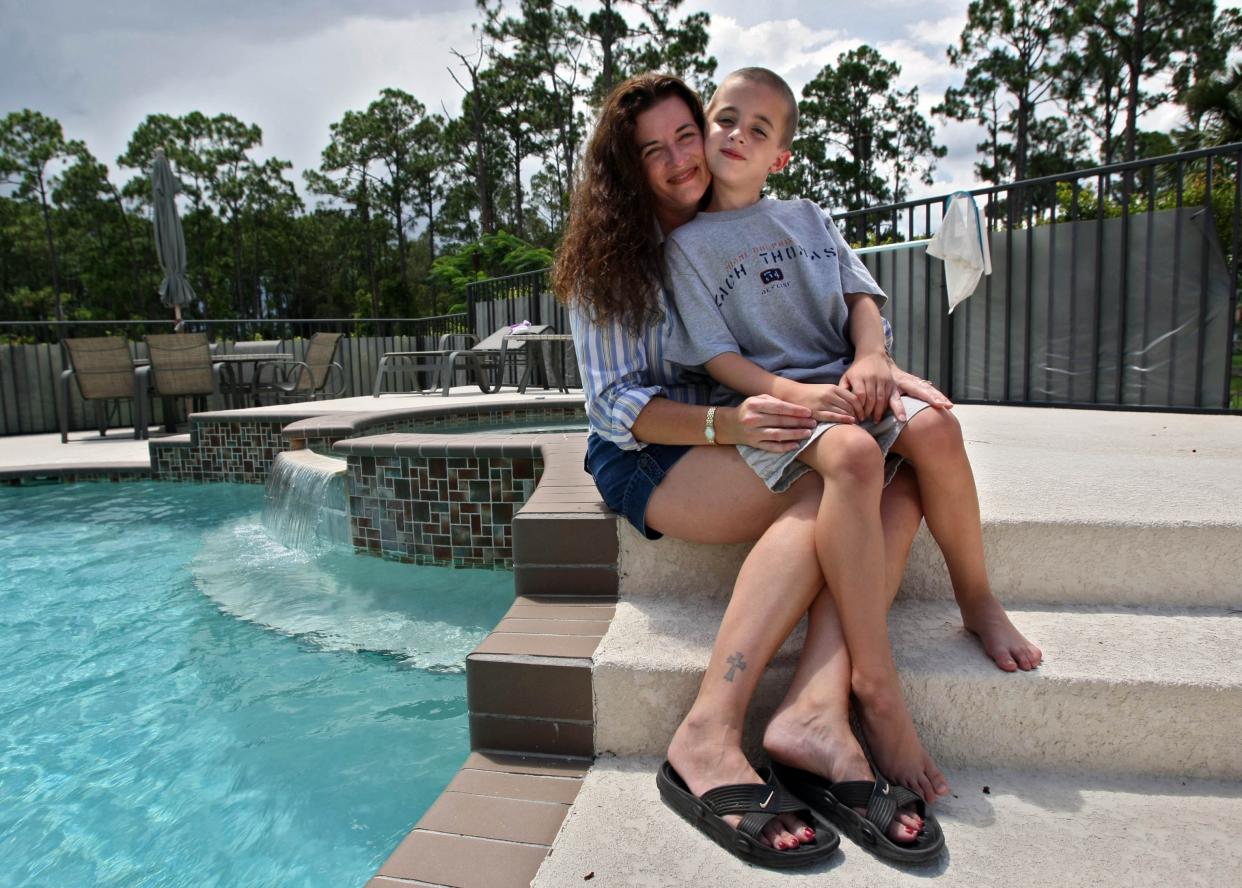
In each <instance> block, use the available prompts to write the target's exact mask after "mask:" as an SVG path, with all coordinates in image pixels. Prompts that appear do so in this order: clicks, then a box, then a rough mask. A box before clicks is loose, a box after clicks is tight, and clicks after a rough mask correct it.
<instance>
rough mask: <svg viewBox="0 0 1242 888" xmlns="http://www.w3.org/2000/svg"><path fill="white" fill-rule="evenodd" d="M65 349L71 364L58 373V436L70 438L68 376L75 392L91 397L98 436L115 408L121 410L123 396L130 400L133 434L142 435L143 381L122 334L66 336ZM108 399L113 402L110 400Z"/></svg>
mask: <svg viewBox="0 0 1242 888" xmlns="http://www.w3.org/2000/svg"><path fill="white" fill-rule="evenodd" d="M64 345H65V350H66V351H67V352H68V353H69V363H70V367H69V368H68V369H66V370H65V371H64V372H63V373H61V374H60V405H59V406H60V409H59V419H60V440H61V443H64V442H66V441H68V440H69V380H70V379H71V378H72V379H74V380H76V381H77V384H78V394H80V395H81V396H82V400H84V401H93V402H94V403H93V405H92V406H93V407H94V408H95V424H96V425H98V426H99V437H101V438H102V437H105V436H106V435H107V432H108V420H109V418H110V415H111V413H112V410H113V409H115V410H116V411H117V412H118V413H119V412H120V402H121V401H122V400H124V399H126V398H128V399H131V400H132V401H133V421H134V438H135V439H139V438H141V437H143V435H144V429H145V428H146V411H145V410H144V409H143V408H144V407H145V406H146V399H145V398H144V397H143V390H142V383H141V380H140V379H139V377H138V376H137V375H136V374H135V373H134V358H133V356H132V355H131V354H130V352H129V343H128V342H127V341H126V339H125V338H124V337H123V336H94V337H90V338H86V339H66V340H65V341H64ZM109 402H112V403H111V404H110V403H109Z"/></svg>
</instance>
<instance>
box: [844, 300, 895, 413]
mask: <svg viewBox="0 0 1242 888" xmlns="http://www.w3.org/2000/svg"><path fill="white" fill-rule="evenodd" d="M845 304H846V306H847V307H848V308H849V310H850V320H849V327H850V340H851V341H852V342H853V343H854V360H853V361H852V362H851V363H850V366H849V369H848V370H846V371H845V373H844V374H843V375H842V376H841V386H842V388H846V389H848V390H849V391H851V392H853V393H854V394H855V395H856V396H857V397H858V401H859V405H860V413H859V414H858V418H859V419H874V420H876V421H877V422H878V421H879V420H880V418H881V417H883V416H884V411H886V410H887V409H888V408H889V407H892V408H893V412H894V413H895V414H896V415H897V418H898V419H902V420H904V419H905V418H906V417H905V410H904V409H903V408H902V406H901V399H900V398H899V397H894V394H895V392H896V386H895V385H894V383H893V366H892V363H891V362H890V361H889V359H888V351H887V350H886V349H885V347H884V324H883V322H882V321H881V319H880V307H879V306H878V305H877V304H876V301H875V297H873V296H872V295H871V294H870V293H846V294H845Z"/></svg>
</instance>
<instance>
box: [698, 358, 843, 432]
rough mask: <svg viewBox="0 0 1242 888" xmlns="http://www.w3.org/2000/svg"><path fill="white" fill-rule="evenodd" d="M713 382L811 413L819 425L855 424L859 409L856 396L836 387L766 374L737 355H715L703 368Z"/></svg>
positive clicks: (754, 364)
mask: <svg viewBox="0 0 1242 888" xmlns="http://www.w3.org/2000/svg"><path fill="white" fill-rule="evenodd" d="M703 367H704V369H706V370H707V372H708V373H710V374H711V377H712V379H714V380H716V381H717V382H719V383H723V384H724V385H727V386H728V387H729V388H731V389H733V390H734V391H735V392H739V393H741V394H743V395H772V396H773V397H775V398H779V399H780V400H782V401H788V402H789V403H790V404H799V405H801V406H803V407H808V408H810V410H811V416H812V417H814V418H815V419H817V420H819V421H821V422H854V421H855V417H856V416H857V415H858V412H859V410H860V409H861V407H862V403H861V401H860V400H859V399H858V397H857V396H856V395H855V394H854V393H853V392H851V391H849V390H848V389H846V388H844V387H842V386H839V385H808V384H807V383H803V382H794V381H793V380H792V379H785V378H784V377H782V376H777V375H776V374H775V373H769V372H768V371H767V370H764V369H763V368H762V367H760V366H759V365H758V364H756V363H755V362H754V361H751V360H749V359H748V358H744V357H742V356H741V355H739V354H737V353H736V352H726V353H725V354H720V355H717V356H716V357H714V358H712V359H711V360H709V361H708V362H707V363H706V364H704V365H703Z"/></svg>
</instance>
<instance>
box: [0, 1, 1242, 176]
mask: <svg viewBox="0 0 1242 888" xmlns="http://www.w3.org/2000/svg"><path fill="white" fill-rule="evenodd" d="M1219 5H1229V6H1237V5H1242V0H1226V2H1224V3H1221V4H1219ZM966 6H967V0H876V2H871V3H860V2H858V0H817V2H809V0H800V2H794V0H768V2H765V3H762V4H759V3H755V2H753V0H685V3H684V5H683V7H682V10H683V12H691V11H697V10H705V11H707V12H710V13H711V15H712V23H711V44H710V51H711V53H712V54H713V55H715V56H716V59H717V62H718V64H719V67H718V69H717V71H718V76H719V74H723V73H724V72H727V71H729V70H731V69H733V68H736V67H740V66H742V65H764V66H767V67H770V68H772V69H774V70H776V71H777V72H779V73H781V74H782V75H784V76H785V77H786V78H787V79H788V80H789V81H790V84H791V85H792V86H793V87H794V89H795V91H800V89H801V87H802V85H803V84H804V83H805V82H806V81H807V80H809V79H810V78H811V77H813V76H814V74H815V73H816V72H818V71H819V69H820V68H822V67H823V66H824V65H825V64H827V63H829V62H832V61H834V60H835V59H836V57H837V56H838V55H839V54H840V53H841V52H843V51H845V50H848V49H851V48H853V47H855V46H858V45H859V44H862V43H869V44H871V45H872V46H874V47H876V48H877V49H878V50H879V51H880V52H881V53H882V54H883V55H884V56H886V57H887V58H890V59H893V60H895V61H897V62H898V63H899V64H900V65H901V67H902V77H901V85H902V86H903V87H905V86H913V85H917V86H918V87H919V92H920V97H921V99H922V102H923V104H924V106H925V109H926V108H930V107H931V105H933V104H935V103H936V102H938V101H939V100H940V99H941V98H942V97H943V94H944V90H945V87H946V86H948V85H950V84H952V83H956V82H960V80H961V72H960V71H956V70H954V69H953V68H951V67H950V66H949V64H948V62H947V60H946V58H945V49H946V47H947V46H948V45H949V44H950V43H953V42H955V41H956V39H957V37H958V35H959V34H960V32H961V28H962V25H963V23H964V21H965V14H966ZM477 21H478V14H477V13H476V11H475V9H474V5H473V2H470V0H214V2H211V3H206V2H202V0H126V2H123V0H41V2H38V3H34V2H30V0H0V28H2V29H0V114H5V113H8V112H9V111H13V110H18V109H20V108H24V107H28V108H34V109H36V110H39V111H42V112H43V113H45V114H49V115H51V116H53V117H55V118H57V119H59V120H60V121H61V123H62V124H63V125H64V128H65V133H66V136H68V137H69V138H77V139H84V140H85V141H86V143H87V145H88V146H89V147H90V149H91V150H92V151H93V152H94V153H95V155H96V156H97V157H99V158H100V159H102V160H104V161H105V162H107V163H108V164H109V165H110V166H114V165H115V159H116V156H117V155H118V154H120V153H121V152H122V151H123V150H124V147H125V144H126V142H127V140H128V138H129V135H130V134H131V133H132V132H133V130H134V128H135V127H136V126H137V125H138V123H139V122H141V121H142V119H143V118H144V117H146V115H148V114H151V113H156V112H162V113H167V114H173V115H180V114H184V113H186V112H188V111H192V110H198V111H202V112H204V113H207V114H217V113H222V112H225V113H230V114H234V115H236V116H238V117H239V118H241V119H242V120H245V121H248V122H253V123H257V124H259V125H260V126H261V127H262V129H263V137H264V143H263V152H262V153H263V154H264V155H275V156H277V157H282V158H285V159H289V160H292V161H293V164H294V171H295V173H296V175H297V178H298V184H299V187H301V171H302V170H304V169H307V168H313V167H315V166H317V165H318V162H319V154H320V151H321V150H322V149H323V147H324V145H325V144H326V143H327V139H328V125H329V124H330V123H332V122H333V121H335V120H337V119H339V118H340V116H341V115H342V113H343V112H344V111H346V110H348V109H360V108H364V107H365V106H366V105H367V104H368V103H369V102H370V101H371V100H373V99H374V98H375V97H376V95H377V94H378V93H379V91H380V89H382V88H384V87H387V86H393V87H398V88H400V89H404V90H406V91H407V92H410V93H412V94H413V95H415V96H417V97H418V98H419V99H420V100H421V101H422V102H423V103H424V104H426V105H427V106H428V107H429V108H431V109H433V110H440V109H441V107H442V106H443V107H444V108H447V109H448V111H449V112H450V113H452V114H454V115H456V113H457V112H458V110H459V108H460V96H461V93H460V90H459V89H458V87H457V86H456V84H454V83H453V80H452V78H451V77H450V76H449V73H448V66H449V65H450V64H451V63H452V62H453V61H454V60H453V58H452V57H451V56H450V54H449V50H450V48H457V49H460V50H462V51H466V52H468V51H469V50H470V48H471V47H472V46H473V45H474V43H475V41H474V37H473V36H472V33H471V26H472V25H473V24H475V23H476V22H477ZM1157 113H1158V115H1159V116H1158V119H1156V120H1152V121H1149V125H1150V126H1159V125H1171V124H1173V123H1176V122H1177V115H1176V111H1175V110H1173V109H1169V110H1167V111H1165V112H1163V113H1161V112H1157ZM938 137H939V141H940V142H941V143H943V144H945V145H946V146H948V149H949V155H948V157H947V158H946V159H945V160H944V161H942V162H941V164H940V166H939V168H938V170H937V173H936V183H935V184H934V185H933V186H931V188H929V189H925V190H922V191H921V192H920V193H945V192H948V191H952V190H954V189H955V188H959V187H965V186H969V185H971V184H973V174H972V171H971V168H972V165H973V163H974V159H975V157H974V155H975V148H974V145H975V142H977V141H978V134H977V132H976V130H975V128H974V127H972V126H969V125H965V124H954V125H950V126H944V125H939V126H938ZM114 175H115V174H114Z"/></svg>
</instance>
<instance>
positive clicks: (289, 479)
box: [263, 450, 350, 552]
mask: <svg viewBox="0 0 1242 888" xmlns="http://www.w3.org/2000/svg"><path fill="white" fill-rule="evenodd" d="M345 471H346V467H345V461H344V460H340V459H333V458H332V457H329V456H321V455H319V454H317V453H314V452H312V451H310V450H291V451H285V452H283V453H279V454H277V455H276V461H275V463H274V464H273V465H272V473H271V475H269V476H268V479H267V498H266V502H265V504H264V507H263V526H264V528H266V530H267V532H268V534H269V535H270V536H271V537H272V538H273V539H274V540H276V541H277V542H279V543H281V544H282V545H284V546H286V547H287V548H290V549H294V550H297V551H301V552H318V551H322V550H323V549H326V548H330V547H333V546H348V545H349V543H350V533H349V515H348V513H347V512H346V508H345Z"/></svg>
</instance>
